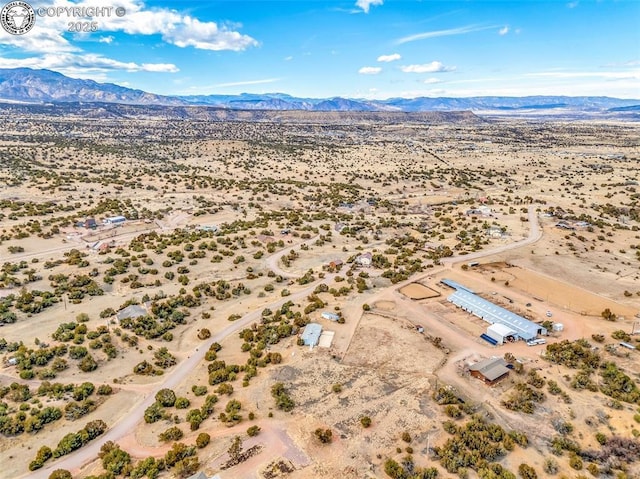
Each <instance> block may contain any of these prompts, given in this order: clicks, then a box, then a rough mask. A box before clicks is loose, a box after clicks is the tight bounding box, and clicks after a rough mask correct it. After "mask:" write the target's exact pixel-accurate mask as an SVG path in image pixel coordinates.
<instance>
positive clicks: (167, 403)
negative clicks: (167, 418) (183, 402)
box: [156, 388, 176, 407]
mask: <svg viewBox="0 0 640 479" xmlns="http://www.w3.org/2000/svg"><path fill="white" fill-rule="evenodd" d="M156 401H157V403H158V404H160V405H161V406H163V407H173V406H174V404H175V403H176V393H174V392H173V390H171V389H167V388H164V389H161V390H160V391H158V392H157V393H156Z"/></svg>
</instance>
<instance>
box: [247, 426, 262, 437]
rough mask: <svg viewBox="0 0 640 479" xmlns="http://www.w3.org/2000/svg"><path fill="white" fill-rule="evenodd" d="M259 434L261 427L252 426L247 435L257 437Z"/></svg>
mask: <svg viewBox="0 0 640 479" xmlns="http://www.w3.org/2000/svg"><path fill="white" fill-rule="evenodd" d="M258 434H260V427H259V426H251V427H250V428H249V429H247V435H248V436H249V437H253V436H257V435H258Z"/></svg>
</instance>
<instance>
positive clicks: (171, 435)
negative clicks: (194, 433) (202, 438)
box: [158, 426, 184, 442]
mask: <svg viewBox="0 0 640 479" xmlns="http://www.w3.org/2000/svg"><path fill="white" fill-rule="evenodd" d="M182 436H184V433H183V432H182V430H181V429H180V428H179V427H178V426H173V427H170V428H169V429H167V430H166V431H164V432H161V433H160V435H159V436H158V439H159V440H160V441H162V442H168V441H177V440H179V439H182Z"/></svg>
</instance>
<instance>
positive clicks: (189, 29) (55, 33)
mask: <svg viewBox="0 0 640 479" xmlns="http://www.w3.org/2000/svg"><path fill="white" fill-rule="evenodd" d="M32 3H33V4H34V8H38V7H40V6H43V5H39V4H38V3H39V2H32ZM51 3H55V7H56V8H59V7H61V8H64V7H96V3H95V0H80V1H78V2H72V1H70V0H56V1H55V2H51ZM51 3H50V4H47V6H49V5H51ZM118 6H119V7H123V8H124V9H125V10H126V14H125V15H124V16H122V17H116V16H115V15H112V16H110V17H100V18H99V23H100V31H101V32H124V33H127V34H129V35H160V36H161V37H162V39H163V40H164V41H165V42H167V43H170V44H172V45H175V46H177V47H180V48H186V47H193V48H196V49H200V50H214V51H220V50H231V51H241V50H245V49H247V48H249V47H253V46H257V45H258V41H257V40H255V39H254V38H252V37H250V36H248V35H244V34H241V33H239V32H238V31H236V29H238V28H239V25H219V24H218V23H216V22H204V21H200V20H198V19H197V18H194V17H192V16H190V15H186V14H182V13H179V12H177V11H176V10H170V9H168V8H151V7H146V6H145V4H144V3H143V2H142V1H141V0H119V1H118ZM70 19H71V20H72V18H71V17H66V16H64V15H63V16H56V17H48V16H45V17H40V16H38V17H37V19H36V24H35V26H34V28H33V30H31V31H30V32H29V33H27V34H25V35H19V36H18V35H10V34H8V33H6V32H4V30H3V29H0V45H11V46H14V47H17V48H20V49H21V50H23V51H28V52H38V53H48V52H70V51H79V50H80V49H79V48H78V47H76V46H75V45H72V44H71V43H70V42H69V41H68V40H67V39H66V38H65V37H64V34H65V32H66V31H67V30H68V22H69V21H70ZM103 38H104V39H107V38H110V37H109V36H103V37H101V39H100V40H99V41H103V40H102V39H103ZM106 43H108V41H106Z"/></svg>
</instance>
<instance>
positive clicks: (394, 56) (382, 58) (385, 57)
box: [378, 53, 402, 63]
mask: <svg viewBox="0 0 640 479" xmlns="http://www.w3.org/2000/svg"><path fill="white" fill-rule="evenodd" d="M401 58H402V57H401V56H400V54H399V53H393V54H391V55H380V56H379V57H378V61H379V62H386V63H388V62H395V61H396V60H400V59H401Z"/></svg>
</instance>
